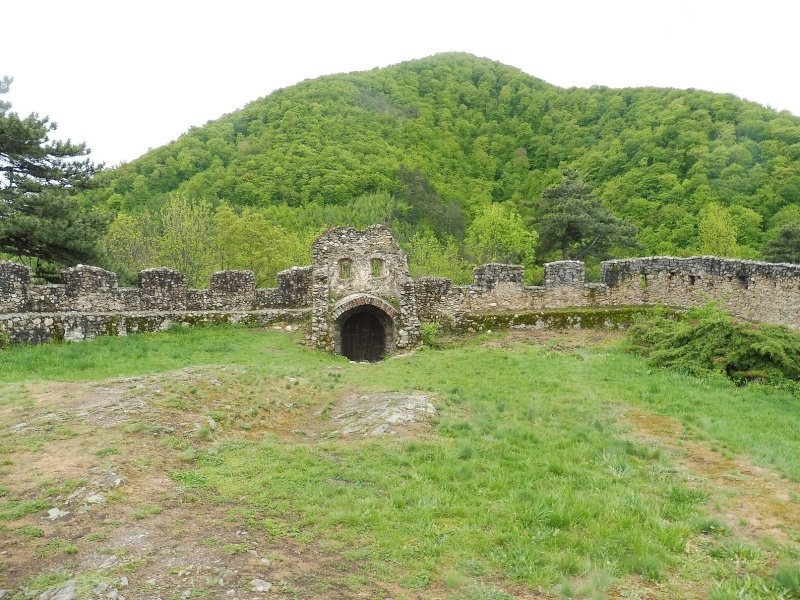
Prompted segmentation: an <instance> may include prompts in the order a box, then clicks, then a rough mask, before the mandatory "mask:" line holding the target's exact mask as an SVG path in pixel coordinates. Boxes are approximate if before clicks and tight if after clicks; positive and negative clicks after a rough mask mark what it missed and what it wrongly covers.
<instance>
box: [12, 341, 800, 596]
mask: <svg viewBox="0 0 800 600" xmlns="http://www.w3.org/2000/svg"><path fill="white" fill-rule="evenodd" d="M569 335H570V334H565V336H566V337H569ZM574 335H576V336H579V335H580V333H575V334H574ZM300 341H301V339H300V337H299V336H298V335H297V334H295V335H289V334H287V333H285V332H276V331H264V330H251V329H242V328H207V329H193V330H190V331H170V332H166V333H161V334H152V335H142V336H129V337H127V338H100V339H97V340H94V341H91V342H85V343H80V344H66V345H58V346H42V347H24V348H13V349H11V350H8V351H5V352H3V353H2V354H0V381H2V382H3V383H2V384H0V409H2V410H3V412H2V413H0V415H1V416H2V421H1V422H0V425H2V426H3V427H2V429H0V446H1V447H2V452H3V454H2V457H6V458H7V460H6V462H5V463H4V466H3V467H2V471H0V473H2V477H3V480H0V481H2V486H3V487H2V488H0V489H5V490H6V493H5V494H4V495H3V497H0V524H5V525H4V528H3V529H0V541H2V537H3V536H5V537H6V538H7V539H8V540H9V542H14V543H16V544H18V545H19V544H21V543H22V542H21V541H20V540H21V539H22V538H23V537H24V538H25V539H26V542H27V543H35V544H38V545H37V548H42V549H43V550H39V552H40V554H41V553H43V552H47V548H51V549H52V550H53V553H55V554H56V558H58V557H59V556H60V557H61V558H62V562H61V570H60V571H59V570H58V568H56V566H55V563H54V564H53V565H48V564H44V563H42V564H37V565H36V568H35V569H29V570H28V572H27V574H26V576H27V577H28V579H27V580H26V581H27V585H29V587H30V585H32V583H31V582H33V581H35V577H43V576H47V574H48V573H52V572H56V573H62V572H63V565H67V571H68V573H64V574H63V577H67V576H78V577H79V578H80V577H81V576H82V575H81V572H82V569H84V566H83V563H82V562H81V561H80V559H81V557H82V556H83V555H88V553H89V552H90V551H91V550H92V548H94V546H92V544H97V543H100V542H94V541H87V539H86V533H85V531H84V532H83V534H82V536H81V537H77V536H76V537H74V538H72V539H70V538H69V537H68V536H65V535H63V533H64V532H60V533H59V532H57V531H55V530H53V531H50V530H45V531H44V532H42V533H43V534H42V535H39V533H40V532H39V531H38V530H36V529H30V527H31V526H32V525H30V524H25V521H24V519H23V517H25V515H26V510H27V509H26V507H29V508H30V512H31V513H32V512H33V511H34V510H41V509H42V507H43V506H44V505H45V504H46V502H45V500H46V498H47V497H48V496H47V490H48V489H52V488H53V485H55V484H51V485H50V487H49V488H48V487H41V486H40V487H39V488H38V489H37V490H34V491H31V489H30V488H24V486H17V487H15V482H14V481H12V480H11V479H10V478H11V477H12V475H13V472H14V469H15V468H25V463H26V461H28V460H31V457H34V458H35V457H36V455H37V453H41V452H47V451H48V447H49V445H50V444H59V443H66V442H63V440H70V439H71V440H78V441H80V442H81V444H82V446H81V447H82V448H83V449H84V451H87V452H92V453H94V455H95V456H97V457H98V458H97V460H98V461H102V464H104V465H113V466H116V467H118V468H123V467H125V468H129V469H132V468H133V467H132V466H131V465H133V466H136V465H137V464H138V463H136V462H135V459H136V453H137V452H139V451H141V452H142V453H143V454H142V456H145V455H146V457H147V458H146V460H145V459H144V458H142V459H141V460H140V462H141V463H142V464H143V466H140V467H136V468H137V469H138V471H137V476H139V477H150V476H155V475H156V474H158V475H164V476H167V477H168V478H169V480H170V481H172V482H173V483H174V484H175V487H176V489H177V490H178V491H177V492H176V495H173V496H165V497H164V498H162V499H161V500H160V503H159V501H150V502H149V503H143V504H141V505H136V504H135V502H134V500H133V499H126V497H125V495H124V493H123V494H122V496H123V497H122V498H120V499H119V502H120V505H121V506H124V505H125V502H128V501H129V502H130V503H131V513H130V514H131V518H132V519H135V520H136V521H137V522H143V523H146V522H147V521H148V519H166V518H167V517H168V518H170V519H172V520H173V521H175V520H180V519H181V518H183V517H181V512H180V511H181V510H190V508H191V507H196V506H198V505H202V506H207V507H209V509H208V510H213V511H216V513H215V514H218V515H220V516H221V518H223V519H228V520H229V521H230V522H236V524H237V526H241V527H246V528H247V529H248V530H249V531H251V532H252V533H253V535H256V536H262V537H263V538H265V539H269V540H270V541H271V543H272V544H274V545H275V546H276V547H280V545H281V544H286V545H291V546H292V547H293V548H304V549H306V550H308V551H310V550H313V552H315V553H318V554H319V556H322V557H326V560H330V562H328V563H326V564H333V565H336V567H335V568H331V569H328V570H327V571H326V572H325V574H324V575H320V576H318V577H317V579H316V580H315V581H314V582H311V583H309V582H306V583H303V582H295V583H294V584H292V582H291V581H289V582H288V583H287V585H286V586H285V587H284V588H282V590H283V591H282V593H285V595H287V597H289V596H291V594H294V595H295V597H320V598H324V597H369V598H371V597H376V598H377V597H381V598H383V597H397V598H400V597H408V598H413V597H420V598H427V597H436V598H438V597H441V598H508V597H529V598H538V597H543V598H547V597H554V598H560V597H580V598H709V597H710V598H714V599H715V600H721V599H727V598H731V599H733V598H798V597H800V582H798V575H799V574H800V569H798V560H799V559H800V529H799V528H798V527H800V522H798V515H800V495H798V490H800V486H798V485H797V483H798V482H800V435H798V431H800V399H798V398H797V397H796V396H794V395H792V394H791V393H789V392H785V391H779V390H775V389H771V388H768V387H765V386H757V385H751V386H747V387H736V386H735V385H733V384H731V383H730V382H728V381H726V380H723V379H715V378H711V379H699V378H696V377H691V376H687V375H682V374H680V373H676V372H671V371H666V370H653V369H651V368H649V367H648V366H647V365H646V363H645V362H644V361H643V360H642V359H640V358H638V357H635V356H632V355H629V354H626V353H625V352H623V351H622V350H621V349H620V348H619V347H618V344H617V343H616V342H615V341H613V342H612V343H611V344H601V345H593V344H583V345H582V344H580V343H579V344H575V345H574V346H573V347H571V348H569V349H566V350H565V349H562V348H560V347H559V346H558V345H557V343H556V342H555V341H551V342H547V341H542V340H535V339H525V338H524V337H522V336H519V337H518V339H517V338H515V339H504V337H503V334H496V335H489V336H481V337H476V338H472V339H461V340H456V341H453V342H450V343H448V344H446V345H445V348H443V349H439V350H430V349H422V350H419V351H417V352H415V353H413V354H411V355H407V356H399V357H394V358H389V359H386V360H384V361H382V362H380V363H376V364H354V363H350V362H348V361H347V360H345V359H343V358H341V357H337V356H332V355H329V354H326V353H321V352H315V351H310V350H307V349H305V348H303V347H302V346H301V345H300ZM187 367H192V368H196V369H199V370H200V372H201V374H202V375H201V376H192V377H189V378H187V377H185V376H180V377H179V376H175V377H173V376H171V375H170V374H172V373H177V372H179V371H180V370H181V369H185V368H187ZM221 367H224V368H225V369H224V370H222V371H219V374H215V375H214V376H213V377H212V376H210V375H208V374H209V373H218V371H217V369H219V368H221ZM157 373H161V374H166V375H165V376H164V377H163V378H162V379H160V380H159V381H161V382H162V383H161V384H160V385H159V388H158V393H157V394H156V396H154V399H151V400H150V403H151V405H152V407H153V410H151V411H150V412H147V413H146V414H143V415H142V416H141V417H132V418H130V419H128V420H127V421H125V422H124V423H120V424H118V425H115V426H114V427H112V428H110V429H108V431H109V432H111V433H108V434H103V435H106V437H105V438H102V439H101V438H99V437H98V438H97V440H96V444H100V443H101V442H102V444H105V445H103V446H102V447H97V448H96V447H95V446H93V445H92V444H93V443H95V442H94V441H92V436H91V435H90V430H86V429H85V428H82V427H83V426H78V425H74V426H73V427H72V429H73V430H74V435H73V436H71V435H70V434H69V433H64V431H62V430H60V429H58V428H54V429H52V430H50V431H48V432H44V433H43V432H35V433H30V434H29V435H27V437H26V436H25V435H20V434H16V433H12V432H11V430H10V428H11V426H12V425H14V424H15V423H18V422H21V421H24V420H26V419H29V418H30V417H31V415H34V414H39V413H41V412H42V411H44V410H46V409H47V410H51V409H52V405H50V404H48V405H47V406H44V405H43V402H44V401H41V400H37V396H36V394H37V390H39V389H48V390H49V389H51V388H49V387H48V386H52V385H55V384H56V383H58V384H59V385H61V384H62V383H63V382H75V384H76V385H79V384H80V382H92V384H95V383H96V382H102V381H104V380H107V379H109V378H116V379H117V380H119V378H131V377H139V376H142V375H148V376H151V375H152V374H157ZM64 385H66V384H64ZM70 389H72V388H70ZM76 389H82V388H76ZM384 391H397V392H422V393H427V394H429V395H431V397H432V398H433V399H434V404H435V405H436V408H437V411H438V415H437V417H436V418H435V419H434V421H433V424H432V427H431V428H430V429H425V430H420V431H416V432H410V433H409V434H408V435H399V436H390V437H346V436H339V435H319V434H318V432H319V431H327V430H326V429H325V428H326V427H327V426H328V424H329V423H328V421H329V420H330V413H331V410H332V409H333V408H335V407H336V406H337V403H338V402H340V400H341V398H343V397H344V396H346V395H348V394H353V393H362V392H363V393H367V392H384ZM51 395H52V394H51ZM185 414H191V415H192V418H193V419H195V420H197V419H199V420H200V421H201V422H204V421H203V420H204V419H208V418H209V417H210V418H211V421H210V422H211V423H213V427H205V426H203V427H200V428H199V429H195V430H194V431H191V432H187V431H186V430H180V429H179V428H173V430H163V431H162V429H161V428H160V425H161V424H163V423H173V422H177V421H179V420H180V419H181V418H183V417H182V415H185ZM651 421H652V423H655V425H654V426H653V427H652V428H650V429H648V428H647V427H644V426H643V425H642V424H646V423H650V422H651ZM665 424H671V425H669V426H667V425H665ZM659 427H660V428H661V429H659ZM670 427H671V428H672V429H669V428H670ZM62 428H63V426H62ZM328 429H332V427H329V428H328ZM59 432H60V433H59ZM315 432H316V433H315ZM112 434H113V436H112V437H111V438H109V437H108V436H109V435H112ZM81 436H86V439H85V440H82V438H81ZM109 439H111V442H109V441H108V440H109ZM81 440H82V441H81ZM109 444H111V445H109ZM109 448H110V449H109ZM148 452H149V454H148ZM156 455H158V458H154V456H156ZM698 457H702V460H699V458H698ZM708 464H713V465H716V467H717V468H715V469H711V468H710V467H709V468H706V466H707V465H708ZM704 465H705V466H704ZM45 475H46V473H43V474H42V479H46V477H45ZM60 485H63V482H62V483H61V484H60ZM759 485H761V486H765V487H764V488H763V489H768V491H769V494H772V495H774V496H775V499H774V502H773V501H772V500H770V501H769V502H766V500H764V498H766V496H765V495H764V494H761V493H759V494H757V495H755V494H754V496H753V498H754V500H753V502H756V500H758V502H760V503H757V504H754V505H752V506H751V504H750V499H749V498H750V497H749V496H748V495H747V494H749V493H751V492H750V491H748V490H758V489H761V488H758V486H759ZM17 488H19V489H17ZM120 489H121V490H123V492H124V490H125V488H124V487H123V488H120ZM59 493H64V494H65V493H66V492H65V491H63V490H61V489H60V488H59V489H57V491H56V492H52V491H51V492H50V497H54V496H57V494H59ZM187 498H188V500H187ZM770 498H771V496H770ZM762 500H763V502H762ZM31 502H33V503H37V502H38V504H37V505H36V508H33V507H32V506H31V505H30V503H31ZM26 503H28V504H26ZM748 506H751V508H749V509H748V508H747V507H748ZM157 509H163V511H166V512H163V514H161V513H162V510H157ZM195 509H196V508H191V510H195ZM748 511H749V512H748ZM20 519H23V520H20ZM767 520H769V523H770V527H766V526H763V523H765V522H767ZM111 527H113V525H109V526H107V529H108V528H111ZM25 528H27V529H25ZM23 529H24V530H25V531H27V532H28V534H27V535H26V534H25V533H24V532H23ZM31 531H34V532H36V533H37V535H36V536H32V535H31V533H30V532H31ZM104 531H105V530H104ZM57 534H58V535H57ZM95 534H96V535H100V533H98V532H95V531H94V530H93V533H92V534H91V535H95ZM103 535H107V533H104V534H103ZM53 539H57V540H60V541H58V543H57V544H62V545H64V546H65V547H68V548H69V549H70V552H71V553H72V554H73V555H74V556H71V557H67V556H66V554H65V552H64V551H62V549H61V548H62V547H61V546H58V545H57V544H56V543H55V542H53ZM15 540H16V542H15ZM48 543H49V544H50V546H47V545H46V544H48ZM1 545H2V543H0V546H1ZM207 545H208V546H214V543H209V544H207ZM12 546H13V544H12ZM237 547H238V546H236V545H235V544H233V545H231V544H223V543H220V544H217V547H216V550H219V551H221V552H222V551H223V549H227V552H228V554H231V555H235V554H236V550H237ZM59 552H61V554H58V553H59ZM70 565H71V567H70ZM3 573H4V571H3V570H2V569H0V576H3ZM95 575H96V573H95V574H94V575H92V577H95ZM4 576H5V585H12V586H13V585H22V584H21V583H20V582H19V581H17V580H13V578H12V577H11V576H9V575H8V573H6V574H5V575H4ZM63 577H62V579H63ZM83 577H84V578H88V579H91V577H89V575H86V574H84V575H83ZM128 577H129V578H130V580H131V586H134V585H136V571H135V570H134V571H133V572H132V573H131V574H130V575H129V576H128ZM88 579H87V580H88ZM91 580H92V581H94V579H91ZM2 586H3V584H0V587H2ZM304 586H306V587H304ZM132 589H133V588H132ZM287 590H288V591H287ZM332 590H335V592H334V591H332ZM386 590H391V594H389V593H388V592H387V591H386ZM274 591H276V592H281V590H279V589H277V588H276V589H275V590H274ZM197 595H207V596H209V597H214V593H213V592H208V591H207V590H206V591H203V590H201V591H200V592H198V593H197ZM19 597H20V598H22V597H24V596H22V595H20V596H19ZM134 597H136V596H134ZM142 597H145V596H142ZM164 597H165V598H166V597H168V596H164ZM175 597H178V596H177V595H176V596H175Z"/></svg>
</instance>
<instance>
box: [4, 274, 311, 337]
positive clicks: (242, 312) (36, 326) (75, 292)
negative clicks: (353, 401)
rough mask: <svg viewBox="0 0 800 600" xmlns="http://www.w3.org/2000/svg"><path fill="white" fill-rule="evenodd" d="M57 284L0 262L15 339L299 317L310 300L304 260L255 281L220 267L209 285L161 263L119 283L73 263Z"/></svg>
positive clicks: (7, 325)
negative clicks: (267, 281)
mask: <svg viewBox="0 0 800 600" xmlns="http://www.w3.org/2000/svg"><path fill="white" fill-rule="evenodd" d="M62 281H63V283H62V284H55V285H54V284H50V285H34V284H33V281H32V278H31V272H30V269H28V268H27V267H24V266H22V265H18V264H15V263H10V262H0V329H2V330H3V331H5V332H6V333H8V334H9V336H10V337H11V338H12V339H13V340H16V341H19V342H23V343H41V342H46V341H49V340H53V339H66V340H81V339H85V338H92V337H95V336H96V335H103V334H108V335H125V334H127V333H132V332H139V331H157V330H161V329H165V328H167V327H169V326H170V325H172V324H173V323H188V324H194V323H238V322H241V321H245V322H248V323H254V324H268V323H272V322H275V321H287V322H289V321H297V320H301V319H304V318H305V317H306V315H307V314H308V312H309V306H310V295H311V290H310V284H311V268H310V267H292V268H291V269H288V270H286V271H282V272H281V273H279V274H278V287H276V288H265V289H259V288H256V285H255V277H254V275H253V272H252V271H221V272H219V273H215V274H214V275H213V276H212V277H211V284H210V285H209V287H208V289H190V288H188V287H187V285H186V277H185V276H184V275H183V273H179V272H178V271H175V270H173V269H168V268H165V267H160V268H157V269H147V270H145V271H142V272H141V273H139V277H138V285H137V287H135V288H121V287H119V286H118V285H117V276H116V274H114V273H111V272H110V271H106V270H104V269H100V268H98V267H91V266H87V265H78V266H77V267H72V268H70V269H66V270H65V271H64V272H63V273H62Z"/></svg>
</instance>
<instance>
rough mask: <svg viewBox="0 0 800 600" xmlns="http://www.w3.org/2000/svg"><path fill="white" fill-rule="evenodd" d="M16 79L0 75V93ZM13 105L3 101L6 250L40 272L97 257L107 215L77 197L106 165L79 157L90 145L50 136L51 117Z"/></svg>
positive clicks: (0, 219) (1, 221) (0, 167)
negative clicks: (86, 207)
mask: <svg viewBox="0 0 800 600" xmlns="http://www.w3.org/2000/svg"><path fill="white" fill-rule="evenodd" d="M11 82H12V79H11V78H10V77H3V78H2V79H0V94H5V93H8V90H9V86H10V85H11ZM10 108H11V104H10V103H8V102H5V101H0V252H4V253H7V254H10V255H12V256H13V257H15V258H17V259H18V260H20V261H21V262H24V263H26V264H28V265H29V266H32V267H33V268H34V270H35V271H36V272H37V274H39V275H46V272H47V270H48V265H47V264H46V263H51V265H52V263H57V264H75V263H76V262H79V261H85V260H89V259H91V258H92V257H93V256H94V255H95V248H96V243H97V240H98V238H99V236H100V234H101V233H102V230H103V229H104V227H105V224H106V218H105V217H104V216H103V215H101V214H99V213H96V212H87V211H83V210H81V209H80V207H79V206H78V203H77V202H76V201H75V198H74V196H75V194H77V193H78V192H80V191H81V190H84V189H87V188H88V187H90V186H91V185H92V180H91V178H92V176H93V175H94V174H95V172H96V171H97V170H98V169H99V168H101V167H102V165H94V164H93V163H92V162H91V161H90V160H89V159H88V158H85V159H82V160H81V159H80V158H79V157H84V156H86V155H87V154H88V153H89V150H88V149H87V148H86V145H85V144H73V143H72V142H70V141H69V140H67V141H65V142H62V141H53V140H50V138H49V134H50V133H51V132H52V131H55V129H56V127H57V126H56V124H55V123H51V122H50V120H49V118H48V117H39V115H37V114H35V113H34V114H31V115H29V116H27V117H25V118H21V117H20V116H19V115H18V114H17V113H15V112H10ZM42 261H45V262H44V263H43V262H42ZM51 265H50V266H51Z"/></svg>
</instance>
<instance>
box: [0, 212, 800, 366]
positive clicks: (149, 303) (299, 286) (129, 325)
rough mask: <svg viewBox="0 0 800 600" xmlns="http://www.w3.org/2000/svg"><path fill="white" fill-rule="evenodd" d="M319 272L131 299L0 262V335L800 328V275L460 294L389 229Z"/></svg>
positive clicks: (346, 246)
mask: <svg viewBox="0 0 800 600" xmlns="http://www.w3.org/2000/svg"><path fill="white" fill-rule="evenodd" d="M312 263H313V264H312V266H309V267H292V268H291V269H287V270H286V271H282V272H281V273H279V275H278V286H277V287H275V288H266V289H263V288H257V287H256V284H255V277H254V276H253V273H252V272H251V271H222V272H219V273H215V274H214V275H213V276H212V277H211V281H210V285H209V287H208V288H207V289H190V288H188V287H187V285H186V278H185V276H184V275H183V274H182V273H179V272H177V271H174V270H172V269H168V268H164V267H161V268H157V269H147V270H145V271H142V272H141V273H139V277H138V285H137V287H133V288H125V287H119V286H118V284H117V276H116V275H115V274H114V273H111V272H109V271H106V270H104V269H100V268H98V267H91V266H86V265H78V266H77V267H72V268H70V269H66V270H65V271H64V272H63V274H62V283H61V284H56V285H53V284H48V285H36V284H34V282H33V279H32V276H31V272H30V270H29V269H28V268H27V267H25V266H22V265H19V264H16V263H11V262H0V330H3V331H5V332H6V333H7V334H8V335H9V336H10V337H11V338H12V339H13V340H16V341H19V342H23V343H41V342H46V341H49V340H54V339H67V340H80V339H85V338H91V337H94V336H96V335H102V334H110V335H125V334H126V333H129V332H133V331H156V330H161V329H165V328H167V327H169V326H170V325H171V324H173V323H186V324H193V323H227V322H230V323H237V322H245V323H252V324H268V323H274V322H296V321H300V320H305V319H308V318H309V317H310V320H311V325H310V330H309V341H310V342H311V343H312V344H313V345H315V346H317V347H319V348H325V349H329V350H334V351H339V344H340V340H339V336H340V334H341V328H342V324H343V323H344V321H345V320H346V319H347V318H348V316H349V315H352V314H354V313H356V312H358V311H371V312H373V313H374V314H375V315H376V316H378V317H379V318H380V319H381V322H382V323H383V324H384V327H385V330H386V348H387V353H389V352H391V351H394V350H396V349H401V348H408V347H412V346H414V345H415V344H417V343H418V341H419V339H420V324H421V323H424V322H433V321H436V322H439V323H441V324H443V325H444V326H446V327H451V328H454V329H459V328H462V329H463V328H465V327H467V326H468V327H469V329H474V328H476V327H477V328H478V329H480V325H479V323H480V322H481V318H482V317H481V316H484V317H485V318H484V320H485V321H486V322H491V323H499V322H508V323H515V322H520V323H521V322H525V323H533V325H532V326H538V325H536V323H541V326H549V324H551V323H554V322H555V321H554V320H553V319H551V318H547V316H546V315H547V311H558V310H564V309H573V308H574V309H581V308H585V309H609V310H611V309H618V308H620V307H646V306H653V305H666V306H671V307H675V308H687V307H690V306H696V305H702V304H705V303H707V302H708V301H710V300H716V301H718V302H720V303H721V304H723V305H724V306H725V307H726V308H727V309H728V310H729V311H730V312H731V313H732V314H733V315H735V316H737V317H739V318H742V319H747V320H751V321H762V322H774V323H783V324H786V325H789V326H791V327H794V328H800V265H793V264H771V263H763V262H753V261H746V260H730V259H721V258H716V257H713V256H700V257H692V258H674V257H649V258H636V259H625V260H611V261H606V262H604V263H603V264H602V270H601V281H600V283H588V284H587V283H586V282H585V268H584V264H583V263H581V262H577V261H558V262H554V263H548V264H547V265H545V269H544V285H543V286H526V285H524V283H523V275H524V273H523V268H522V267H521V266H519V265H502V264H488V265H481V266H479V267H477V268H476V269H475V272H474V281H473V283H472V284H471V285H454V284H453V283H452V282H451V281H450V280H448V279H442V278H436V277H421V278H416V279H414V278H412V277H411V276H410V275H409V271H408V260H407V257H406V254H405V253H404V252H403V250H402V249H401V248H400V247H399V245H398V244H397V242H396V241H395V240H394V238H393V236H392V234H391V232H390V230H389V229H388V228H387V227H384V226H381V225H373V226H371V227H368V228H367V229H365V230H364V231H358V230H356V229H353V228H350V227H340V228H335V229H330V230H328V231H326V232H325V233H323V234H322V235H321V236H320V237H319V238H317V240H316V241H315V242H314V244H313V246H312ZM522 315H528V317H530V318H527V319H526V318H523V317H522ZM537 315H541V319H540V318H539V316H537ZM489 317H491V318H489ZM501 317H502V318H501ZM579 321H580V319H578V322H579ZM571 322H572V321H571Z"/></svg>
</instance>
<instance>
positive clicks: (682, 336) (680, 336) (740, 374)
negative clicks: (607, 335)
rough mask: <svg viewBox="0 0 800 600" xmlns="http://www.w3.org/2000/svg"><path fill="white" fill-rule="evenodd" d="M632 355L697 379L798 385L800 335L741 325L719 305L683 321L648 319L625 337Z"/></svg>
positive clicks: (692, 312) (697, 310)
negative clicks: (716, 375)
mask: <svg viewBox="0 0 800 600" xmlns="http://www.w3.org/2000/svg"><path fill="white" fill-rule="evenodd" d="M627 347H628V349H629V350H630V351H632V352H635V353H637V354H641V355H643V356H646V357H647V358H648V360H649V361H650V363H651V364H652V365H654V366H662V367H673V368H678V369H681V370H685V371H687V372H689V373H692V374H695V375H705V374H708V373H722V374H724V375H726V376H727V377H730V378H731V379H733V380H735V381H737V382H746V381H761V382H766V383H785V382H787V380H789V381H800V333H798V332H796V331H794V330H792V329H790V328H788V327H785V326H783V325H768V324H755V323H742V322H738V321H735V320H734V319H733V317H731V315H730V314H728V313H727V312H726V311H725V310H724V309H722V308H721V307H720V306H718V305H716V304H713V303H712V304H708V305H707V306H704V307H701V308H692V309H690V310H689V311H687V312H686V313H685V315H683V316H682V317H681V318H680V319H677V320H675V319H674V318H669V317H668V316H667V315H666V314H658V313H657V314H654V315H649V316H647V317H644V318H643V319H642V320H640V321H639V322H637V323H636V324H634V325H633V326H632V327H631V328H630V330H629V332H628V338H627Z"/></svg>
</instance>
